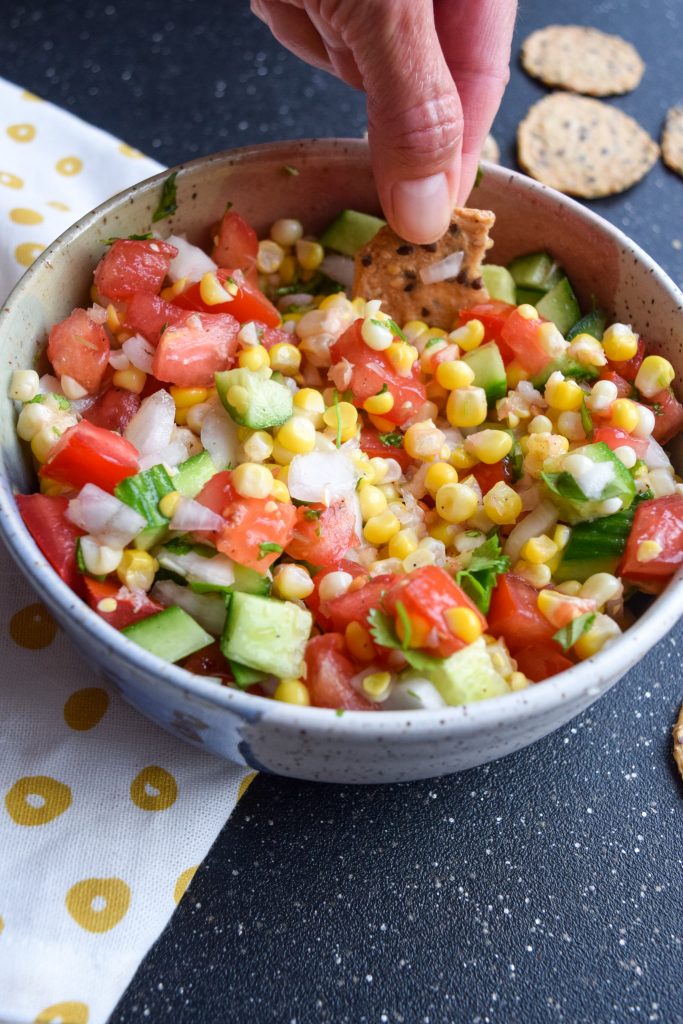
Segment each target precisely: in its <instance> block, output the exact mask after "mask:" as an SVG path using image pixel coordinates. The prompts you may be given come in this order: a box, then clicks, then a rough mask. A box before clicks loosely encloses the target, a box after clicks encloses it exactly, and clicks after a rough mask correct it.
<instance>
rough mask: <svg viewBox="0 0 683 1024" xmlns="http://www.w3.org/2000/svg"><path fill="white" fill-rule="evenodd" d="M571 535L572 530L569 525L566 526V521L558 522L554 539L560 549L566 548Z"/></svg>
mask: <svg viewBox="0 0 683 1024" xmlns="http://www.w3.org/2000/svg"><path fill="white" fill-rule="evenodd" d="M571 535H572V531H571V529H570V528H569V527H568V526H565V525H564V523H558V524H557V526H556V527H555V531H554V533H553V541H554V543H555V546H556V547H557V550H558V551H561V550H562V549H563V548H566V546H567V544H568V543H569V538H570V537H571Z"/></svg>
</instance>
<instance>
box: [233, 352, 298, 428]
mask: <svg viewBox="0 0 683 1024" xmlns="http://www.w3.org/2000/svg"><path fill="white" fill-rule="evenodd" d="M215 377H216V388H217V390H218V397H219V398H220V400H221V402H222V403H223V406H224V407H225V409H227V411H228V413H229V414H230V416H231V417H232V419H233V420H234V421H235V423H237V424H239V426H241V427H249V428H250V429H251V430H266V429H267V428H268V427H279V426H281V425H282V424H283V423H285V422H286V421H287V420H288V419H289V418H290V416H291V415H292V412H293V410H294V405H293V402H292V392H291V391H290V390H289V388H288V387H287V385H286V384H280V383H279V382H278V381H277V380H273V379H272V378H271V377H270V373H269V371H268V370H267V369H266V370H265V372H264V371H263V370H257V371H253V370H247V369H245V368H244V367H240V368H238V369H237V370H223V371H221V372H219V373H217V374H216V375H215ZM234 387H239V388H240V389H241V390H240V392H239V396H240V401H239V403H237V404H235V401H234V397H235V392H233V393H232V398H233V400H232V401H231V397H230V396H231V389H232V388H234Z"/></svg>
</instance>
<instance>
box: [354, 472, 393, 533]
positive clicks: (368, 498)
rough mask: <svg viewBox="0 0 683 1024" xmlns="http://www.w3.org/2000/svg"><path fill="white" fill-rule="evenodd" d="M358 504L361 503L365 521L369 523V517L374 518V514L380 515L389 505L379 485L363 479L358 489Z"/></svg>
mask: <svg viewBox="0 0 683 1024" xmlns="http://www.w3.org/2000/svg"><path fill="white" fill-rule="evenodd" d="M358 504H359V505H360V512H361V515H362V517H363V522H364V523H367V521H368V519H372V517H373V516H378V515H380V513H382V512H384V510H385V508H386V507H387V499H386V498H385V497H384V495H383V494H382V492H381V491H380V489H379V487H375V486H374V485H373V484H367V483H365V482H364V481H363V482H362V484H361V487H360V488H359V490H358Z"/></svg>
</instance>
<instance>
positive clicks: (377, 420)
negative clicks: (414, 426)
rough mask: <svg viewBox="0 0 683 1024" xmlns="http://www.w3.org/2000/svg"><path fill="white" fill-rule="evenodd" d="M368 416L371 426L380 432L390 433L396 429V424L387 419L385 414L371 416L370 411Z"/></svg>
mask: <svg viewBox="0 0 683 1024" xmlns="http://www.w3.org/2000/svg"><path fill="white" fill-rule="evenodd" d="M368 416H369V417H370V422H371V423H372V425H373V427H375V428H376V429H377V430H379V432H380V434H391V433H392V432H393V431H394V430H396V429H397V427H396V424H395V423H392V422H391V420H388V419H387V418H386V416H373V414H372V413H368Z"/></svg>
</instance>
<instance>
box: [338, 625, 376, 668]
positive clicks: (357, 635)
mask: <svg viewBox="0 0 683 1024" xmlns="http://www.w3.org/2000/svg"><path fill="white" fill-rule="evenodd" d="M344 639H345V640H346V646H347V648H348V651H349V654H350V655H351V657H352V658H355V659H356V661H373V660H374V657H375V647H374V644H373V642H372V638H371V636H370V633H369V632H368V630H367V629H366V628H365V626H362V625H361V623H360V622H349V624H348V626H347V627H346V629H345V630H344Z"/></svg>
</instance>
